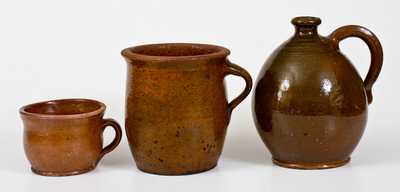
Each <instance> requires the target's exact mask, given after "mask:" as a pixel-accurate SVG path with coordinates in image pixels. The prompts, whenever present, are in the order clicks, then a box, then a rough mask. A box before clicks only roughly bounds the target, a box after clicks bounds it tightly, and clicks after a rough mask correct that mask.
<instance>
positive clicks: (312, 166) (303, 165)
mask: <svg viewBox="0 0 400 192" xmlns="http://www.w3.org/2000/svg"><path fill="white" fill-rule="evenodd" d="M272 162H273V163H274V164H275V165H278V166H281V167H285V168H291V169H330V168H336V167H341V166H343V165H346V164H347V163H348V162H350V157H349V158H347V159H345V160H343V161H334V162H324V163H289V162H285V161H281V160H277V159H274V158H273V159H272Z"/></svg>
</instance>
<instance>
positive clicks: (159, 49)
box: [121, 43, 230, 61]
mask: <svg viewBox="0 0 400 192" xmlns="http://www.w3.org/2000/svg"><path fill="white" fill-rule="evenodd" d="M229 54H230V51H229V49H227V48H225V47H222V46H218V45H211V44H201V43H157V44H143V45H138V46H133V47H129V48H126V49H124V50H122V52H121V55H122V56H123V57H125V58H126V59H131V60H140V61H185V60H198V59H211V58H218V57H226V56H228V55H229Z"/></svg>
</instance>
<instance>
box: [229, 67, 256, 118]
mask: <svg viewBox="0 0 400 192" xmlns="http://www.w3.org/2000/svg"><path fill="white" fill-rule="evenodd" d="M226 64H227V65H226V66H227V67H226V71H225V76H226V75H235V76H239V77H242V78H243V79H244V80H245V82H246V87H245V88H244V90H243V91H242V93H240V95H239V96H237V97H236V98H235V99H233V100H232V101H231V102H230V103H229V104H228V111H229V114H231V113H232V110H233V109H234V108H235V107H236V106H238V105H239V103H241V102H242V101H243V100H244V99H245V98H246V97H247V96H248V95H249V93H250V91H251V87H252V86H253V81H252V79H251V76H250V74H249V73H248V72H247V71H246V70H245V69H243V68H242V67H240V66H239V65H236V64H234V63H231V62H230V61H229V60H226Z"/></svg>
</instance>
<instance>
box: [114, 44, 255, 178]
mask: <svg viewBox="0 0 400 192" xmlns="http://www.w3.org/2000/svg"><path fill="white" fill-rule="evenodd" d="M122 55H123V56H124V58H125V59H126V61H127V62H128V75H127V87H126V88H127V90H126V121H125V128H126V133H127V137H128V141H129V144H130V148H131V151H132V154H133V157H134V159H135V161H136V165H137V167H138V168H139V169H140V170H142V171H145V172H150V173H155V174H164V175H181V174H191V173H197V172H202V171H205V170H209V169H211V168H213V167H215V166H216V165H217V161H218V158H219V156H220V154H221V151H222V147H223V144H224V139H225V134H226V128H227V126H228V123H229V119H230V116H231V112H232V110H233V109H234V108H235V107H236V106H237V105H238V104H239V103H240V102H241V101H242V100H243V99H244V98H245V97H246V96H247V95H248V94H249V92H250V90H251V86H252V80H251V77H250V75H249V74H248V73H247V72H246V71H245V70H244V69H242V68H241V67H239V66H238V65H235V64H232V63H231V62H229V61H228V59H227V56H228V55H229V50H228V49H226V48H223V47H219V46H214V45H205V44H187V43H170V44H153V45H143V46H137V47H132V48H128V49H125V50H123V51H122ZM229 74H233V75H237V76H241V77H243V78H244V79H245V80H246V88H245V90H244V91H243V92H242V93H241V94H240V95H239V96H238V97H237V98H235V99H234V100H233V101H231V102H230V103H228V101H227V99H226V93H225V86H224V77H225V76H226V75H229Z"/></svg>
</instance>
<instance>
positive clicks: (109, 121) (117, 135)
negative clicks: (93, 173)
mask: <svg viewBox="0 0 400 192" xmlns="http://www.w3.org/2000/svg"><path fill="white" fill-rule="evenodd" d="M102 126H103V127H102V131H103V132H104V130H105V129H106V128H107V127H108V126H111V127H112V128H114V131H115V138H114V140H113V141H112V142H111V143H110V144H108V145H107V146H106V147H104V148H103V149H102V150H101V152H100V155H99V157H98V158H97V162H96V164H97V163H99V161H100V160H101V159H102V158H103V157H104V155H105V154H107V153H109V152H111V151H112V150H114V149H115V148H116V147H117V146H118V144H119V143H120V142H121V137H122V130H121V126H119V124H118V123H117V121H115V120H114V119H110V118H109V119H103V125H102Z"/></svg>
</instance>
